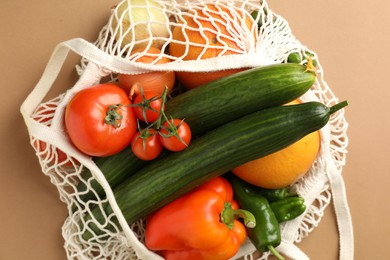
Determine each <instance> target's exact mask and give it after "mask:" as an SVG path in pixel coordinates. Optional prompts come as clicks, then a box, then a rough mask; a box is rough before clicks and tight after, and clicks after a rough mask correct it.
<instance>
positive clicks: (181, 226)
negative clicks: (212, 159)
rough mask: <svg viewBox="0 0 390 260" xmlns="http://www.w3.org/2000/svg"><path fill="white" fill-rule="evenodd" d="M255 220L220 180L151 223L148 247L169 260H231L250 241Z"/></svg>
mask: <svg viewBox="0 0 390 260" xmlns="http://www.w3.org/2000/svg"><path fill="white" fill-rule="evenodd" d="M237 218H243V219H244V223H245V225H246V226H247V227H254V226H255V223H256V222H255V218H254V216H253V215H252V214H251V213H250V212H248V211H244V210H241V209H238V204H237V203H236V202H235V201H234V200H233V189H232V187H231V186H230V184H229V182H228V181H226V180H225V179H224V178H222V177H216V178H214V179H212V180H210V181H208V182H206V183H205V184H203V185H201V186H199V187H198V188H196V189H194V190H193V191H191V192H189V193H187V194H186V195H184V196H182V197H180V198H178V199H176V200H174V201H173V202H171V203H169V204H167V205H166V206H164V207H163V208H161V209H159V210H158V211H156V212H155V213H153V214H151V215H150V216H149V218H148V219H147V223H146V233H145V244H146V246H147V247H148V248H149V249H150V250H154V251H157V252H158V253H159V254H161V255H162V256H163V257H164V258H166V259H168V260H174V259H178V260H179V259H180V260H185V259H194V260H195V259H196V260H201V259H213V260H218V259H221V260H222V259H229V258H231V257H232V256H234V255H235V254H236V253H237V251H238V249H239V248H240V245H241V244H242V242H243V241H244V240H245V239H246V237H247V233H246V229H245V226H244V225H243V224H242V223H241V222H240V221H238V220H237Z"/></svg>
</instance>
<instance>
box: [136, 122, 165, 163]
mask: <svg viewBox="0 0 390 260" xmlns="http://www.w3.org/2000/svg"><path fill="white" fill-rule="evenodd" d="M143 131H145V132H142V133H141V132H137V133H136V134H135V135H134V137H133V141H132V142H131V149H132V151H133V153H134V154H135V156H137V157H138V158H139V159H141V160H145V161H150V160H154V159H156V158H157V157H158V156H159V155H160V154H161V152H162V149H163V147H162V144H161V141H160V139H159V135H158V132H157V131H156V130H154V129H147V130H143Z"/></svg>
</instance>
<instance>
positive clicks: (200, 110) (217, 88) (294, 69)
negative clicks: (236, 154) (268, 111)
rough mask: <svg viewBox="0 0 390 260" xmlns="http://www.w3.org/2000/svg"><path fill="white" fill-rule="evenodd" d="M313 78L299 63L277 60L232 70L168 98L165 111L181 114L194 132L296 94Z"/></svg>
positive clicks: (293, 96) (288, 99)
mask: <svg viewBox="0 0 390 260" xmlns="http://www.w3.org/2000/svg"><path fill="white" fill-rule="evenodd" d="M315 79H316V75H315V73H314V72H312V71H309V70H307V67H306V66H304V65H300V64H294V63H288V64H276V65H270V66H265V67H257V68H253V69H249V70H246V71H242V72H239V73H237V74H233V75H230V76H227V77H224V78H222V79H219V80H217V81H213V82H210V83H208V84H205V85H203V86H200V87H198V88H195V89H191V90H189V91H187V92H184V93H183V94H180V95H178V96H177V97H175V98H173V99H172V100H170V101H168V102H167V104H166V107H165V114H166V115H168V116H172V117H174V118H184V119H185V121H186V122H187V124H188V125H189V126H190V127H191V131H192V133H193V135H199V134H203V133H205V132H206V131H208V130H211V129H214V128H216V127H218V126H220V125H222V124H224V123H226V122H229V121H231V120H234V119H236V118H239V117H241V116H243V115H246V114H249V113H252V112H255V111H257V110H261V109H264V108H267V107H272V106H278V105H283V104H285V103H288V102H290V101H292V100H294V99H297V98H299V97H300V96H301V95H303V94H304V93H305V92H306V91H308V90H309V89H310V87H311V86H312V85H313V83H314V81H315Z"/></svg>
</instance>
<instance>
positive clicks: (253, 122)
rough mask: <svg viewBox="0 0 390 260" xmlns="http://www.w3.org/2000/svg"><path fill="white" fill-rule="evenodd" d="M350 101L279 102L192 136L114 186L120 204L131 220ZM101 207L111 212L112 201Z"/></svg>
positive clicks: (277, 145) (284, 141) (307, 129)
mask: <svg viewBox="0 0 390 260" xmlns="http://www.w3.org/2000/svg"><path fill="white" fill-rule="evenodd" d="M346 105H347V102H346V101H344V102H341V103H339V104H337V105H335V106H333V107H331V108H328V107H327V106H325V105H323V104H322V103H319V102H308V103H303V104H298V105H291V106H278V107H273V108H269V109H265V110H262V111H257V112H254V113H252V114H250V115H247V116H245V117H242V118H239V119H237V120H234V121H231V122H229V123H227V124H225V125H223V126H221V127H219V128H217V129H214V130H212V131H210V132H208V133H206V134H204V135H203V136H201V137H199V138H198V139H196V140H194V141H193V142H192V143H191V145H190V146H189V147H187V148H186V149H185V150H183V151H181V152H179V153H172V154H170V155H168V156H166V157H163V158H160V159H158V160H155V161H153V162H151V163H150V164H148V165H146V166H145V167H143V168H142V169H141V170H140V171H138V172H137V173H135V174H134V175H132V176H131V177H130V178H129V179H127V180H126V181H125V182H124V183H122V184H121V185H120V186H118V187H117V188H116V189H114V190H113V192H114V195H115V199H116V202H117V203H118V206H119V208H120V209H121V211H122V213H123V215H124V217H125V219H126V220H127V222H128V223H129V224H132V223H134V222H135V221H137V220H139V219H141V218H144V217H146V216H147V215H148V214H150V213H152V212H153V211H155V210H157V209H159V208H161V207H162V206H164V205H165V204H167V203H169V202H170V201H172V200H174V199H176V198H178V197H179V196H181V195H183V194H185V193H187V192H188V191H190V190H191V189H193V188H194V187H196V186H198V185H200V184H202V183H203V182H205V181H207V180H209V179H211V178H213V177H216V176H218V175H222V174H224V173H226V172H228V171H230V170H231V169H233V168H235V167H237V166H239V165H242V164H244V163H246V162H248V161H251V160H254V159H257V158H260V157H263V156H266V155H268V154H271V153H273V152H276V151H278V150H280V149H283V148H285V147H286V146H288V145H291V144H292V143H294V142H296V141H298V140H299V139H301V138H302V137H304V136H305V135H307V134H309V133H311V132H314V131H316V130H318V129H320V128H322V127H323V126H324V125H325V124H326V123H327V122H328V120H329V118H330V115H331V114H332V113H334V112H335V111H337V110H339V109H341V108H343V107H344V106H346ZM103 210H104V212H105V213H106V214H111V213H112V209H111V207H110V206H109V205H108V204H106V206H104V207H103ZM92 214H93V216H94V218H96V220H97V221H98V222H99V223H100V224H99V226H100V225H103V226H104V225H106V228H108V229H110V228H112V226H111V224H110V223H106V222H105V221H104V217H103V215H102V212H101V211H100V207H96V208H95V209H94V210H93V211H92ZM87 223H88V222H87ZM107 225H108V226H107ZM96 227H97V226H96V224H94V223H93V221H92V222H89V228H88V229H89V230H92V231H93V232H94V233H96V234H99V233H100V232H99V229H97V228H96ZM91 236H92V234H91V233H90V232H89V231H87V232H85V233H84V238H85V239H89V238H91Z"/></svg>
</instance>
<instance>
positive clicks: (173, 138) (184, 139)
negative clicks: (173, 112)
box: [160, 118, 191, 152]
mask: <svg viewBox="0 0 390 260" xmlns="http://www.w3.org/2000/svg"><path fill="white" fill-rule="evenodd" d="M160 140H161V143H162V145H163V146H164V147H165V148H166V149H168V150H170V151H173V152H178V151H181V150H183V149H185V148H186V147H187V146H188V145H189V144H190V142H191V129H190V127H189V125H188V124H187V123H186V122H184V121H183V120H180V119H177V118H174V119H169V120H168V121H166V122H164V123H163V124H162V125H161V128H160Z"/></svg>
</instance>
